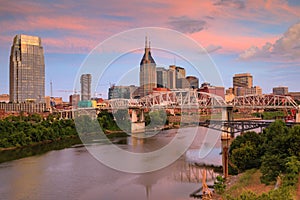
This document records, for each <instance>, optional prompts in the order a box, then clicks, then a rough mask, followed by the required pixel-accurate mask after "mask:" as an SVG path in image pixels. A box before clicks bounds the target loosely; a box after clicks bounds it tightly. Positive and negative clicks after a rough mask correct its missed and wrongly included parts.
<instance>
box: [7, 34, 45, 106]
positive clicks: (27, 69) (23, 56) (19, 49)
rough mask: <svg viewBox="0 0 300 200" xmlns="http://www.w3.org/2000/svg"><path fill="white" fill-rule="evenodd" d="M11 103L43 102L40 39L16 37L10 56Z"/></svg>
mask: <svg viewBox="0 0 300 200" xmlns="http://www.w3.org/2000/svg"><path fill="white" fill-rule="evenodd" d="M9 69H10V71H9V75H10V77H9V83H10V84H9V93H10V101H11V102H25V101H33V102H36V103H43V102H44V101H45V63H44V50H43V47H42V44H41V38H39V37H36V36H29V35H23V34H20V35H16V36H15V37H14V40H13V45H12V47H11V54H10V68H9Z"/></svg>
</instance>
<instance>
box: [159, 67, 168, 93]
mask: <svg viewBox="0 0 300 200" xmlns="http://www.w3.org/2000/svg"><path fill="white" fill-rule="evenodd" d="M156 78H157V87H158V88H167V87H168V70H167V69H165V68H163V67H157V68H156Z"/></svg>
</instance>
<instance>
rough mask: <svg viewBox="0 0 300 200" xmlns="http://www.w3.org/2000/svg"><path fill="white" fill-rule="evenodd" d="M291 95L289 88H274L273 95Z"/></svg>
mask: <svg viewBox="0 0 300 200" xmlns="http://www.w3.org/2000/svg"><path fill="white" fill-rule="evenodd" d="M288 93H289V88H288V87H282V86H280V87H274V88H273V94H275V95H287V94H288Z"/></svg>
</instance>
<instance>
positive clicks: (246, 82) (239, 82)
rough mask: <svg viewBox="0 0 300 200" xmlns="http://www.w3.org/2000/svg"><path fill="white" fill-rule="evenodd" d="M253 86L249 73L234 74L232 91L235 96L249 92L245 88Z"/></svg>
mask: <svg viewBox="0 0 300 200" xmlns="http://www.w3.org/2000/svg"><path fill="white" fill-rule="evenodd" d="M249 88H253V77H252V75H251V74H250V73H243V74H235V75H234V77H233V93H234V95H236V96H243V95H246V94H249V93H251V92H247V91H246V90H247V89H249Z"/></svg>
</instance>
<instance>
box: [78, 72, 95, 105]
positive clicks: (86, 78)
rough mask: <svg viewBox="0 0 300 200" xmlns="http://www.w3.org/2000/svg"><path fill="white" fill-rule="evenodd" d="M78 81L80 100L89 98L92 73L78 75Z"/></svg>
mask: <svg viewBox="0 0 300 200" xmlns="http://www.w3.org/2000/svg"><path fill="white" fill-rule="evenodd" d="M80 83H81V101H88V100H91V90H92V89H91V83H92V75H91V74H82V75H81V77H80Z"/></svg>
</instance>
